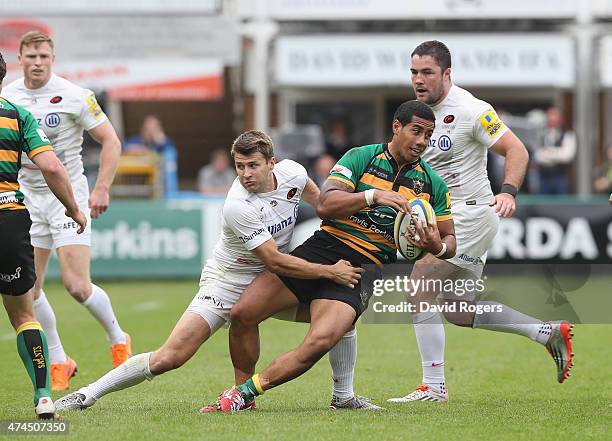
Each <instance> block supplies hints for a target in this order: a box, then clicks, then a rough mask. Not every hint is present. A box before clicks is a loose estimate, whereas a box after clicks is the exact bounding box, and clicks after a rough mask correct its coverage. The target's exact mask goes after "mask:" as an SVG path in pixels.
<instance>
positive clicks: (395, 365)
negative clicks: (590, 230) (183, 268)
mask: <svg viewBox="0 0 612 441" xmlns="http://www.w3.org/2000/svg"><path fill="white" fill-rule="evenodd" d="M101 285H102V286H103V287H104V288H105V289H106V290H107V292H108V293H109V295H110V296H111V298H112V301H113V305H114V307H115V311H116V312H117V316H118V318H119V320H120V323H121V325H122V327H123V328H124V329H125V330H126V331H127V332H129V333H130V334H131V335H132V339H133V349H134V352H135V353H139V352H146V351H151V350H153V349H155V348H157V347H158V346H159V345H160V344H162V343H163V342H164V340H165V338H166V337H167V336H168V335H169V333H170V331H171V330H172V328H173V326H174V324H175V323H176V321H177V319H178V318H179V317H180V315H181V314H182V312H183V311H184V309H185V307H186V306H187V304H188V303H189V301H190V300H191V298H192V297H193V295H194V293H195V291H196V290H197V283H196V282H195V281H193V282H147V283H145V282H120V283H101ZM608 286H610V284H608ZM526 288H527V285H526ZM46 292H47V295H48V297H49V300H50V302H51V303H52V304H53V306H54V308H55V312H56V315H57V320H58V329H59V332H60V335H61V337H62V339H63V343H64V347H65V349H66V351H67V353H68V354H69V355H70V356H71V357H73V358H74V359H75V360H76V361H77V363H78V366H79V372H78V374H77V376H76V377H75V378H74V379H73V380H72V381H71V386H72V387H73V388H78V387H80V386H82V385H85V384H87V383H89V382H92V381H94V380H95V379H97V378H98V377H100V376H101V375H103V374H104V373H106V372H107V371H108V370H109V369H110V368H111V359H110V353H109V350H108V347H107V343H106V341H105V336H104V333H103V331H102V328H101V327H100V326H99V325H98V324H97V322H95V320H94V319H93V318H92V317H91V316H90V315H89V314H88V313H87V311H85V310H84V308H83V307H81V306H79V305H78V304H77V303H76V302H75V301H73V300H72V299H71V298H70V297H69V295H68V294H67V293H66V292H65V291H64V290H63V288H62V287H61V286H60V285H58V284H49V285H48V286H47V288H46ZM611 330H612V326H611V325H579V326H577V327H576V329H575V334H576V336H575V339H574V344H575V352H576V354H577V357H576V362H575V367H574V369H573V371H572V377H571V378H570V380H569V382H568V383H567V384H564V385H559V384H557V382H556V376H555V368H554V365H553V362H552V360H551V359H550V357H549V356H548V354H547V353H546V352H545V350H544V349H543V347H541V346H539V345H537V344H535V343H533V342H531V341H529V340H527V339H525V338H522V337H519V336H515V335H509V334H499V333H492V332H487V331H480V330H476V331H474V330H470V329H461V328H457V327H454V326H452V325H448V326H447V327H446V336H447V350H446V366H447V368H446V369H447V385H448V388H449V391H450V394H451V401H450V402H449V403H445V404H437V403H417V404H412V405H400V404H391V403H386V402H385V401H386V399H387V398H389V397H392V396H398V395H400V394H405V393H407V392H409V391H411V390H412V389H413V388H414V387H415V386H417V385H418V384H419V383H420V379H421V370H420V360H419V357H418V350H417V347H416V342H415V339H414V335H413V331H412V327H411V326H408V325H360V326H359V327H358V341H359V355H358V361H357V373H356V380H355V381H356V391H357V392H358V393H359V394H361V395H365V396H367V397H370V398H371V399H372V401H373V402H375V403H377V404H381V405H383V406H384V407H386V408H387V410H386V411H383V412H346V411H344V412H340V411H337V412H334V411H330V410H328V408H327V406H328V405H329V401H330V390H331V377H330V368H329V363H328V361H327V359H326V358H325V359H323V360H321V362H319V364H318V365H317V366H315V367H314V368H313V369H312V370H311V371H310V372H308V373H306V374H305V375H303V376H302V377H300V378H298V379H297V380H294V381H292V382H290V383H288V384H286V385H283V386H281V387H279V388H277V389H274V390H271V391H269V392H268V393H266V395H264V396H263V397H260V398H259V399H258V407H259V408H258V410H257V411H256V412H249V413H245V414H236V415H216V414H212V415H201V414H199V413H198V412H197V410H198V409H199V407H200V406H202V405H203V404H208V403H210V402H212V401H214V399H215V398H216V396H217V394H218V393H219V392H220V391H221V390H223V389H225V388H226V387H228V386H229V385H231V384H232V383H233V376H232V367H231V362H230V359H229V353H228V344H227V331H226V330H221V331H219V332H218V333H217V334H216V335H215V336H213V338H212V339H211V340H209V341H208V342H207V343H206V344H205V345H204V346H203V347H202V348H201V349H200V352H199V353H198V354H197V355H196V356H195V357H194V358H193V359H192V360H191V361H190V362H189V363H187V365H185V366H184V367H182V368H181V369H179V370H177V371H174V372H170V373H167V374H164V375H162V376H160V377H158V378H155V379H154V381H153V382H151V383H149V382H146V383H144V384H141V385H138V386H136V387H134V388H131V389H129V390H125V391H121V392H117V393H114V394H111V395H108V396H106V397H105V398H104V399H102V400H101V401H100V402H99V403H98V404H97V405H96V406H95V407H93V408H91V409H88V410H87V411H84V412H70V413H66V414H64V419H65V420H67V421H69V422H70V433H69V435H67V436H63V437H62V436H60V437H54V438H52V439H75V440H77V439H78V440H113V441H117V440H124V439H125V440H147V441H154V440H175V439H176V440H183V439H201V440H215V439H223V440H226V441H227V440H233V439H236V440H265V441H269V440H271V439H298V438H299V439H300V440H301V441H307V440H321V439H329V440H351V441H353V440H395V439H397V440H407V439H414V440H429V439H432V440H445V439H449V440H453V439H465V440H468V439H469V440H480V439H482V440H492V439H493V440H521V439H524V440H549V439H550V440H559V439H565V440H567V439H601V440H604V439H611V438H610V437H611V435H610V430H611V428H610V422H611V421H612V382H611V378H612V375H611V374H612V369H611V368H610V364H611V362H612V344H611V343H612V337H611V335H612V334H611ZM305 331H306V325H303V324H294V323H287V322H281V321H277V320H271V321H269V322H267V323H265V324H264V325H263V326H262V329H261V337H262V359H261V361H260V365H259V366H260V367H263V366H264V364H265V363H268V362H269V361H270V360H271V359H272V358H273V357H275V356H277V355H279V354H281V353H282V352H284V351H286V350H288V349H290V348H291V347H293V346H294V345H296V344H297V343H298V342H299V341H300V340H301V339H302V337H303V336H304V333H305ZM0 350H1V351H2V354H3V355H2V358H1V359H0V369H1V372H2V374H3V375H2V380H0V386H1V387H0V420H23V419H31V418H32V417H33V415H34V413H33V408H32V406H31V403H32V401H31V396H32V394H31V385H30V383H29V379H28V377H27V376H26V374H25V371H24V369H23V366H22V364H21V360H20V359H19V356H18V355H17V351H16V345H15V338H14V332H13V330H12V328H11V327H10V325H9V323H8V320H7V319H6V318H5V319H4V320H2V321H0ZM59 396H60V394H56V395H55V398H58V397H59ZM0 438H4V437H2V436H0ZM29 438H30V437H19V438H18V439H24V440H26V439H29ZM31 438H32V439H41V437H40V436H37V437H31ZM6 439H9V437H6Z"/></svg>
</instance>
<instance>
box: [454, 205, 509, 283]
mask: <svg viewBox="0 0 612 441" xmlns="http://www.w3.org/2000/svg"><path fill="white" fill-rule="evenodd" d="M451 212H452V214H453V222H454V224H455V236H456V238H457V253H456V254H455V257H453V258H452V259H448V260H447V262H450V263H452V264H454V265H457V266H458V267H460V268H464V269H466V270H468V271H470V272H471V273H473V274H474V275H475V276H476V277H480V276H481V275H482V272H483V270H484V266H485V263H486V262H487V251H488V249H489V248H490V247H491V245H492V243H493V239H494V238H495V235H496V234H497V228H498V226H499V217H498V216H497V214H496V213H495V207H490V206H489V205H488V204H480V205H466V204H465V202H456V203H453V205H452V207H451Z"/></svg>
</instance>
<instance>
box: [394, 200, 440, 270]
mask: <svg viewBox="0 0 612 441" xmlns="http://www.w3.org/2000/svg"><path fill="white" fill-rule="evenodd" d="M410 209H411V213H402V212H401V211H400V212H399V213H397V217H396V218H395V225H394V229H393V233H394V236H395V244H396V245H397V249H398V250H399V252H400V253H401V255H402V256H404V257H405V258H406V259H408V260H418V259H420V258H421V257H423V256H424V255H425V254H426V252H424V251H423V250H422V249H421V248H419V247H416V246H414V245H412V244H411V243H410V242H409V241H408V239H407V237H408V236H410V237H413V238H414V239H415V240H417V241H418V240H420V238H419V237H417V233H416V229H415V227H414V225H415V222H420V223H421V225H423V226H427V225H432V224H435V223H436V214H435V213H434V210H433V207H432V206H431V205H430V204H429V202H427V201H426V200H425V199H413V200H411V201H410Z"/></svg>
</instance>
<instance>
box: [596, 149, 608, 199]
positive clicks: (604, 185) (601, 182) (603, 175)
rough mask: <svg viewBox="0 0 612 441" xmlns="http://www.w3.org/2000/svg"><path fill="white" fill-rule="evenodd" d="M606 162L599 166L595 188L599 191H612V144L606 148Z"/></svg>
mask: <svg viewBox="0 0 612 441" xmlns="http://www.w3.org/2000/svg"><path fill="white" fill-rule="evenodd" d="M606 155H607V158H606V162H604V163H603V164H602V165H601V166H600V167H598V168H597V170H596V173H595V182H593V188H594V189H595V191H596V192H597V193H607V192H609V191H612V145H609V146H608V149H607V150H606Z"/></svg>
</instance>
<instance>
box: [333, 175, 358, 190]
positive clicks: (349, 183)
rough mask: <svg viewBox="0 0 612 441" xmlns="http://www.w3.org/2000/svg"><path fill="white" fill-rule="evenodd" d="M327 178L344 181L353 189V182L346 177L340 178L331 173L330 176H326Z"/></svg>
mask: <svg viewBox="0 0 612 441" xmlns="http://www.w3.org/2000/svg"><path fill="white" fill-rule="evenodd" d="M327 179H335V180H337V181H341V182H344V183H345V184H346V185H350V186H351V188H353V189H354V188H355V184H353V183H352V182H351V181H349V180H348V179H344V178H341V177H340V176H335V175H331V176H328V177H327Z"/></svg>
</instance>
